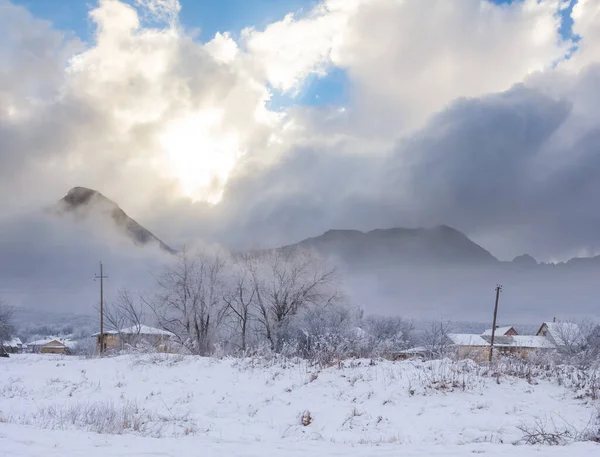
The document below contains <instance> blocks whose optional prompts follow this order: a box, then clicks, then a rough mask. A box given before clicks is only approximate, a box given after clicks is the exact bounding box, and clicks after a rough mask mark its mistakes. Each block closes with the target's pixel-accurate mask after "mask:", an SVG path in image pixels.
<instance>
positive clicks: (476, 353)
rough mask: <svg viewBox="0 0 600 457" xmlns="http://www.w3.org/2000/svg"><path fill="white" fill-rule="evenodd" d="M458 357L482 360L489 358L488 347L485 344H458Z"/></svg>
mask: <svg viewBox="0 0 600 457" xmlns="http://www.w3.org/2000/svg"><path fill="white" fill-rule="evenodd" d="M457 356H458V358H459V359H472V360H475V361H477V362H484V361H486V360H488V359H489V356H490V348H488V347H485V346H460V347H459V348H458V351H457Z"/></svg>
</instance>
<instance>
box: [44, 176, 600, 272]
mask: <svg viewBox="0 0 600 457" xmlns="http://www.w3.org/2000/svg"><path fill="white" fill-rule="evenodd" d="M54 209H55V210H56V211H57V212H58V214H62V213H64V212H68V213H72V214H75V215H76V216H78V217H87V216H89V215H91V214H94V215H100V216H101V217H104V218H110V220H112V223H113V224H114V226H115V228H116V229H117V230H118V231H119V232H121V233H122V234H123V235H124V236H126V237H127V238H129V239H130V240H131V241H133V242H134V243H135V244H136V245H137V246H148V245H157V246H158V247H159V248H160V249H161V250H163V251H165V252H168V253H171V254H174V253H176V252H177V251H176V250H175V249H173V248H171V247H170V246H169V245H167V244H166V243H164V242H163V241H162V240H160V239H159V238H158V237H156V236H155V235H154V234H153V233H152V232H151V231H150V230H148V229H146V228H145V227H143V226H142V225H141V224H139V223H138V222H137V221H135V220H134V219H133V218H131V217H130V216H128V215H127V213H125V211H123V210H122V209H121V208H120V207H119V205H118V204H117V203H115V202H114V201H112V200H111V199H109V198H107V197H105V196H104V195H103V194H102V193H100V192H98V191H96V190H93V189H90V188H87V187H74V188H72V189H70V190H69V191H68V192H67V194H66V195H65V196H64V197H63V198H62V199H61V200H59V202H58V203H57V205H56V207H55V208H54ZM293 247H301V248H308V249H314V250H315V251H317V252H318V253H320V254H321V255H323V256H326V257H329V258H334V259H335V260H338V261H341V262H342V263H343V264H345V265H346V266H349V267H351V268H352V269H361V270H362V269H368V268H381V267H383V268H385V267H394V266H406V265H414V266H423V267H426V266H436V265H437V266H452V265H470V266H494V265H505V266H507V265H512V266H515V267H519V268H520V269H523V268H527V269H529V268H533V269H535V268H536V267H537V268H542V267H560V266H569V267H578V268H584V269H587V268H588V267H600V256H596V257H585V258H584V257H576V258H572V259H570V260H568V261H567V262H560V263H556V264H554V263H550V264H547V263H538V261H537V260H536V259H534V258H533V257H532V256H530V255H528V254H523V255H520V256H517V257H515V258H514V259H513V260H512V261H510V262H506V261H500V260H498V259H497V258H496V257H495V256H494V255H493V254H492V253H490V252H489V251H488V250H486V249H485V248H483V247H482V246H480V245H478V244H477V243H475V242H474V241H472V240H471V239H470V238H469V237H468V236H466V235H465V234H464V233H462V232H461V231H459V230H457V229H455V228H453V227H449V226H447V225H438V226H435V227H431V228H422V227H421V228H402V227H394V228H388V229H375V230H371V231H368V232H362V231H359V230H351V229H332V230H328V231H327V232H325V233H323V234H322V235H319V236H316V237H312V238H307V239H305V240H302V241H300V242H298V243H295V244H290V245H287V246H284V247H282V248H281V249H290V248H293Z"/></svg>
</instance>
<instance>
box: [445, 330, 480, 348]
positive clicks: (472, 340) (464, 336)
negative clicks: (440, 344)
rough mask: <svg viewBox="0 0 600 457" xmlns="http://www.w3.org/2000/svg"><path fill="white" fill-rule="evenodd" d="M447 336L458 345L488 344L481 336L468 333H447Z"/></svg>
mask: <svg viewBox="0 0 600 457" xmlns="http://www.w3.org/2000/svg"><path fill="white" fill-rule="evenodd" d="M448 338H450V341H452V342H453V343H454V344H456V345H458V346H489V345H490V343H488V342H487V341H486V340H484V339H483V338H481V336H479V335H472V334H470V333H449V334H448Z"/></svg>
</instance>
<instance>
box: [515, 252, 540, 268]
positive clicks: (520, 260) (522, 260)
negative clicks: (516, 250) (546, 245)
mask: <svg viewBox="0 0 600 457" xmlns="http://www.w3.org/2000/svg"><path fill="white" fill-rule="evenodd" d="M513 263H515V264H518V265H523V266H533V265H537V264H538V263H537V260H535V259H534V258H533V257H531V256H530V255H529V254H522V255H519V256H517V257H515V258H514V259H513Z"/></svg>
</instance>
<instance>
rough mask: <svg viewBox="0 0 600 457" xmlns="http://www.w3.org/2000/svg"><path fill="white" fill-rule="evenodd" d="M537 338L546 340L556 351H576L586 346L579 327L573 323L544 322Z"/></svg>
mask: <svg viewBox="0 0 600 457" xmlns="http://www.w3.org/2000/svg"><path fill="white" fill-rule="evenodd" d="M536 335H538V336H543V337H546V338H548V339H549V340H550V341H551V342H552V343H553V344H554V345H555V346H556V348H557V349H562V350H568V351H577V350H579V349H581V348H582V347H583V346H585V344H586V339H585V338H584V336H583V334H582V333H581V330H580V329H579V326H578V325H577V324H575V323H574V322H544V323H543V324H542V325H541V327H540V329H539V330H538V332H537V334H536Z"/></svg>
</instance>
